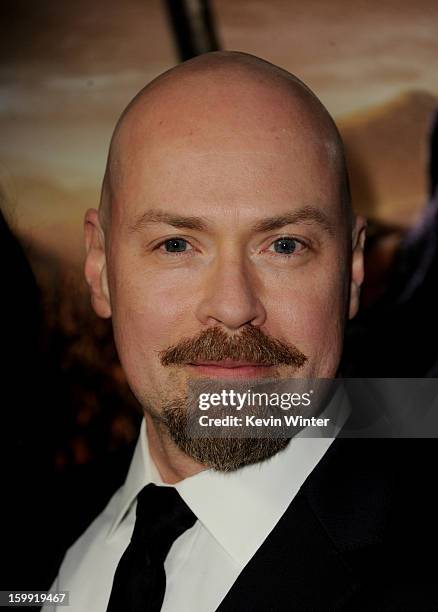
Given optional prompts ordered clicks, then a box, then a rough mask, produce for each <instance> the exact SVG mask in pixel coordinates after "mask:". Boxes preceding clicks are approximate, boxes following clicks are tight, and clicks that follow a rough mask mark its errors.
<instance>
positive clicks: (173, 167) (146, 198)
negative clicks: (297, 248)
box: [113, 88, 340, 223]
mask: <svg viewBox="0 0 438 612" xmlns="http://www.w3.org/2000/svg"><path fill="white" fill-rule="evenodd" d="M227 91H228V90H227ZM261 91H262V92H263V96H261V95H260V88H259V89H257V88H256V90H254V91H246V95H245V96H243V97H242V96H240V97H239V96H236V95H234V94H235V92H234V94H230V93H228V97H225V98H222V99H220V100H218V99H217V95H216V96H214V97H212V96H211V92H209V93H207V94H206V95H205V96H194V97H193V92H190V98H188V99H187V100H186V102H187V104H189V108H182V109H181V108H180V107H177V108H175V105H176V104H177V103H178V104H179V105H182V104H183V102H184V96H183V95H182V96H180V97H179V98H177V99H175V97H174V96H173V97H172V96H167V97H165V98H164V101H163V100H161V104H160V103H159V102H160V100H159V99H158V100H157V99H156V98H153V97H152V98H151V99H148V101H147V103H146V105H145V106H144V107H143V108H140V109H138V110H137V112H136V113H133V114H132V115H131V116H130V117H129V120H128V121H127V122H126V125H125V126H124V127H123V130H122V131H121V133H120V134H119V136H118V141H117V155H116V163H115V164H113V165H114V166H116V170H117V172H116V173H117V177H116V180H114V181H113V194H114V200H115V202H114V204H115V208H116V211H117V216H118V218H119V220H120V221H122V222H123V221H126V222H128V223H129V222H131V221H132V219H133V218H134V217H136V216H138V214H140V213H141V212H142V210H143V209H147V208H155V207H158V206H159V207H160V208H165V209H166V210H169V212H185V211H187V209H188V208H190V213H192V214H204V215H208V214H211V215H214V214H215V213H216V214H218V215H221V214H223V212H224V209H226V210H227V211H229V212H230V213H234V215H235V216H239V217H242V218H245V216H251V215H252V216H254V215H257V214H259V213H260V212H263V213H264V214H266V213H267V214H278V213H282V212H284V209H285V207H289V208H292V209H293V208H294V207H302V206H303V205H304V206H306V205H311V206H320V207H324V208H328V209H333V212H335V209H336V207H337V204H338V203H339V198H340V193H339V191H340V190H339V183H340V180H339V175H340V172H339V168H338V158H337V155H336V147H335V146H334V140H333V134H332V133H331V131H330V129H328V127H327V125H326V124H325V123H324V121H322V120H321V119H320V118H319V117H315V113H314V109H309V108H308V105H307V106H306V104H305V102H304V101H303V100H302V99H301V98H299V99H294V100H291V99H288V100H287V102H285V97H284V93H283V95H281V92H278V91H274V92H271V91H270V90H268V91H266V89H265V88H262V90H261ZM217 93H218V92H216V94H217ZM255 94H257V98H256V101H255V102H254V101H253V96H254V95H255ZM187 95H189V94H187ZM329 212H330V211H329Z"/></svg>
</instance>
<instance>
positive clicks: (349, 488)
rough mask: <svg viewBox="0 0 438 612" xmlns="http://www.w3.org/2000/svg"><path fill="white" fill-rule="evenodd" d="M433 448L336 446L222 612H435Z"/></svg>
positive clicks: (415, 443)
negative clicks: (296, 611)
mask: <svg viewBox="0 0 438 612" xmlns="http://www.w3.org/2000/svg"><path fill="white" fill-rule="evenodd" d="M435 450H436V443H435V441H433V440H382V439H380V440H365V439H362V440H348V439H337V440H335V441H334V442H333V444H332V446H331V447H330V449H329V451H328V452H327V454H326V455H325V456H324V457H323V459H322V461H321V462H320V463H319V464H318V466H317V467H316V468H315V470H314V471H313V472H312V474H311V475H310V476H309V478H308V479H307V481H306V482H305V484H304V485H303V487H302V488H301V490H300V492H299V493H298V495H297V496H296V497H295V499H294V500H293V501H292V503H291V504H290V506H289V508H288V509H287V511H286V512H285V514H284V515H283V516H282V518H281V520H280V521H279V523H278V524H277V526H276V527H275V529H274V530H273V531H272V532H271V534H270V535H269V536H268V538H267V539H266V540H265V542H264V543H263V545H262V546H261V547H260V548H259V550H258V551H257V553H256V554H255V555H254V557H253V558H252V559H251V561H250V562H249V563H248V564H247V566H246V567H245V569H244V570H243V572H242V573H241V575H240V576H239V579H238V580H237V581H236V582H235V584H234V585H233V587H232V588H231V589H230V591H229V592H228V594H227V596H226V597H225V598H224V600H223V601H222V603H221V605H220V606H219V608H218V610H219V612H231V611H233V612H234V611H236V612H237V611H240V612H244V611H248V612H249V611H251V612H256V611H260V612H262V611H263V612H268V611H272V612H277V611H278V612H280V611H288V610H299V611H307V610H309V611H310V610H321V611H322V610H345V611H350V610H351V611H353V610H358V611H360V610H367V611H373V612H374V611H377V610H386V611H389V610H400V611H401V610H405V611H408V610H409V611H410V610H415V611H419V610H438V586H437V582H436V581H437V567H438V566H437V564H436V561H434V558H435V559H436V557H435V555H436V552H437V530H438V529H437V527H436V517H437V516H438V515H437V514H436V500H435V496H434V494H433V491H434V488H435V481H436V476H435V461H436V457H435V454H436V453H435ZM254 511H255V512H256V511H257V509H256V508H255V509H254Z"/></svg>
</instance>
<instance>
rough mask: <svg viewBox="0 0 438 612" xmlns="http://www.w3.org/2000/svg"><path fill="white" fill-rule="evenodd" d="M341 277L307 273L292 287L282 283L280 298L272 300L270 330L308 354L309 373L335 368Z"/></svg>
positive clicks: (341, 310)
mask: <svg viewBox="0 0 438 612" xmlns="http://www.w3.org/2000/svg"><path fill="white" fill-rule="evenodd" d="M342 278H343V277H342V274H333V273H332V274H330V275H327V274H325V275H318V274H309V275H307V276H306V277H304V278H302V279H301V282H300V283H297V284H296V285H295V287H294V288H292V287H291V288H290V289H289V290H288V289H287V285H283V290H282V299H281V300H277V301H273V302H272V307H271V309H270V313H271V316H270V317H269V319H270V322H271V327H272V331H271V333H273V334H274V335H277V337H279V338H281V339H284V340H286V341H288V342H290V343H292V344H294V345H296V346H297V348H298V349H299V350H301V351H302V352H303V353H304V354H305V355H306V356H307V357H308V359H309V361H308V364H307V373H309V372H310V370H312V372H313V374H312V373H311V375H315V376H320V377H325V376H327V377H331V376H333V375H334V373H335V372H336V369H337V367H338V363H339V360H340V356H341V351H342V342H343V329H344V322H345V289H344V282H343V280H342ZM306 375H307V374H306Z"/></svg>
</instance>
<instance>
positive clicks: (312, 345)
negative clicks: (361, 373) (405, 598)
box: [107, 102, 351, 412]
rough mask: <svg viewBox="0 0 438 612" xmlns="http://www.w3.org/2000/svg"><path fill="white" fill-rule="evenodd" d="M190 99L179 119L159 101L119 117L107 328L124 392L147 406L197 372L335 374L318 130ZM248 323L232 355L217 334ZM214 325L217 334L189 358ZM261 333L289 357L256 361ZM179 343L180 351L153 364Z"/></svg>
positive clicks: (330, 227) (329, 224)
mask: <svg viewBox="0 0 438 612" xmlns="http://www.w3.org/2000/svg"><path fill="white" fill-rule="evenodd" d="M199 104H200V107H199V109H196V104H195V107H194V108H193V109H192V113H191V115H190V117H191V118H190V117H189V118H187V119H186V120H181V117H180V116H179V117H177V118H175V119H172V116H171V114H170V115H169V114H166V112H164V111H163V113H162V114H160V112H159V111H158V112H156V114H155V115H153V114H152V115H151V116H153V117H154V121H153V122H152V121H151V120H148V121H146V122H145V123H144V124H142V125H141V126H140V127H139V126H137V127H136V128H135V127H132V128H131V129H126V130H125V133H124V135H123V137H122V138H121V143H120V150H121V154H120V169H119V176H118V180H117V184H116V186H115V188H114V201H113V217H112V223H111V230H110V236H109V246H108V252H107V267H108V280H109V290H110V297H111V310H112V316H113V325H114V333H115V339H116V344H117V347H118V351H119V355H120V359H121V362H122V365H123V367H124V370H125V372H126V374H127V377H128V380H129V383H130V385H131V387H132V389H133V391H134V393H135V394H136V396H137V398H138V399H139V401H140V402H141V403H142V405H143V406H149V407H152V409H153V410H155V411H158V412H159V411H160V410H161V409H162V405H163V402H165V401H169V400H170V401H171V400H172V398H173V397H174V396H177V395H178V394H181V393H183V391H184V390H185V389H186V385H187V381H188V380H189V379H190V378H194V377H199V376H208V377H210V378H213V377H220V378H240V379H242V378H243V379H251V378H254V377H257V378H260V377H293V376H296V377H300V378H307V377H309V378H317V377H323V378H330V377H333V376H334V375H335V374H336V370H337V368H338V364H339V360H340V354H341V348H342V337H343V327H344V320H345V316H346V312H347V311H348V305H347V299H348V281H349V274H350V270H349V267H350V265H351V264H350V257H349V256H348V255H347V253H348V239H347V230H346V227H347V225H346V222H345V220H344V219H343V218H342V207H341V203H340V202H341V191H340V179H339V173H338V170H337V167H336V163H335V161H334V160H333V158H332V152H331V147H330V146H329V144H327V143H326V142H325V140H324V137H323V135H322V136H321V138H319V137H318V134H317V130H315V127H314V126H313V127H312V125H311V119H310V118H309V117H307V116H305V115H303V116H302V117H301V118H300V121H299V122H296V120H294V119H292V118H291V119H290V120H289V119H287V117H286V114H285V113H283V115H284V116H280V117H278V116H277V115H276V114H275V113H271V114H270V115H269V114H268V115H264V114H263V112H262V110H260V111H254V112H253V113H252V114H251V116H248V115H247V113H246V112H245V110H244V109H243V110H241V111H240V112H239V111H238V110H236V108H232V109H231V110H229V111H227V110H226V108H225V110H224V109H222V110H221V111H220V112H221V113H222V114H221V115H220V116H218V117H215V113H214V110H212V111H211V112H210V113H208V112H207V113H206V112H205V111H203V108H202V102H200V103H199ZM218 112H219V111H218ZM227 112H228V115H227ZM224 115H225V116H224ZM280 115H281V113H280ZM145 134H146V136H145ZM123 152H124V153H123ZM254 328H256V329H257V330H258V331H260V332H261V335H260V337H259V336H257V338H256V347H255V350H254V346H253V347H252V350H249V349H248V351H246V349H245V344H244V343H243V344H242V347H243V349H242V350H240V352H238V355H239V356H240V358H239V359H238V360H237V361H236V360H235V357H234V358H232V355H235V353H229V352H227V350H228V349H227V347H226V344H224V341H225V340H226V338H233V339H234V340H235V341H237V342H238V341H239V338H245V333H246V331H247V330H248V329H254ZM213 329H215V331H217V330H220V332H221V333H220V341H219V342H216V343H215V344H213V354H211V353H208V351H207V352H206V350H207V349H206V348H205V343H204V344H202V346H203V349H202V351H201V354H200V355H199V359H198V358H197V355H196V346H198V347H199V346H200V345H199V343H198V344H196V343H195V341H196V340H197V339H199V338H200V337H201V338H202V337H206V338H207V343H208V340H209V339H211V337H212V336H211V332H212V330H213ZM224 334H225V336H224ZM213 336H214V333H213ZM263 337H265V338H269V339H270V340H271V341H273V342H275V341H278V342H279V343H281V346H282V347H288V349H289V350H290V351H291V354H293V355H295V356H298V360H297V361H294V359H291V360H289V362H287V360H285V361H284V362H282V361H281V359H278V360H277V359H275V358H273V359H272V362H273V363H272V364H270V363H269V359H261V361H262V362H263V366H261V365H260V363H258V362H257V358H256V357H255V355H257V354H261V353H258V345H257V343H259V345H260V343H263V340H261V339H260V338H263ZM184 341H188V345H189V351H188V353H187V354H188V355H189V359H188V362H187V363H184V359H183V360H182V363H181V362H180V363H178V364H175V363H172V360H170V363H166V362H165V361H164V362H163V355H165V356H166V355H168V354H169V349H170V348H171V347H175V345H176V346H177V347H178V346H180V345H181V343H183V342H184ZM194 343H195V344H194ZM186 344H187V343H186ZM224 346H225V355H224V351H221V348H220V347H222V348H223V347H224ZM286 350H287V348H286ZM294 351H295V352H294ZM207 354H208V355H209V358H208V359H206V355H207ZM242 356H243V357H245V356H246V357H247V358H243V359H242ZM233 359H234V361H233ZM236 365H237V366H238V367H235V366H236ZM230 366H233V367H230Z"/></svg>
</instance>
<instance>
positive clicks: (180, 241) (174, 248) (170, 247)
mask: <svg viewBox="0 0 438 612" xmlns="http://www.w3.org/2000/svg"><path fill="white" fill-rule="evenodd" d="M163 246H164V248H165V250H166V251H167V252H168V253H182V252H184V251H186V250H187V246H188V243H187V240H184V238H170V239H169V240H166V241H165V242H163Z"/></svg>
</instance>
